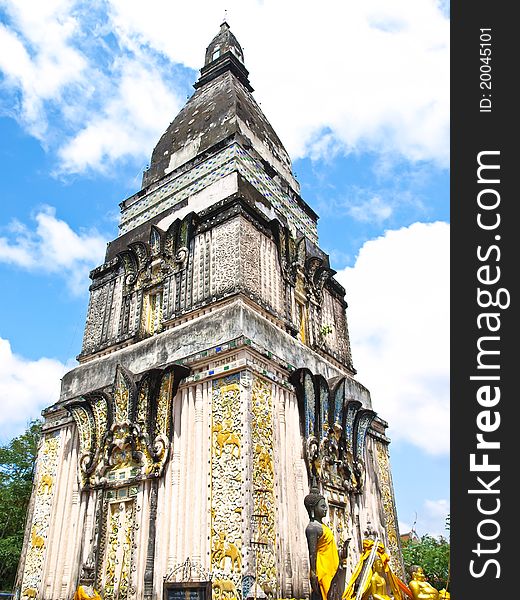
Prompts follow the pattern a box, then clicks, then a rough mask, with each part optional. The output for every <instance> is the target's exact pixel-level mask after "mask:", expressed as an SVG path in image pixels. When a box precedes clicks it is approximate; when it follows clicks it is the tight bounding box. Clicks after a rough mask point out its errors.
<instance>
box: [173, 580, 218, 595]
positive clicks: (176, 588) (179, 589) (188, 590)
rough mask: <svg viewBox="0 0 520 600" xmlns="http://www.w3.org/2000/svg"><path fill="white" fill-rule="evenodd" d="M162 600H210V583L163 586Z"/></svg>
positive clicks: (185, 582)
mask: <svg viewBox="0 0 520 600" xmlns="http://www.w3.org/2000/svg"><path fill="white" fill-rule="evenodd" d="M163 598H164V600H211V582H210V581H198V582H194V581H181V582H175V583H166V584H165V585H164V596H163Z"/></svg>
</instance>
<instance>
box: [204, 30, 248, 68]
mask: <svg viewBox="0 0 520 600" xmlns="http://www.w3.org/2000/svg"><path fill="white" fill-rule="evenodd" d="M225 52H233V54H234V55H235V56H236V57H237V58H238V59H239V60H240V62H241V63H243V62H244V53H243V52H242V47H241V46H240V44H239V43H238V40H237V38H236V37H235V36H234V35H233V33H232V32H231V29H230V28H229V25H228V24H227V23H226V21H224V22H223V23H222V24H221V25H220V31H219V32H218V33H217V35H216V36H215V37H214V38H213V39H212V40H211V43H210V44H209V46H208V47H207V48H206V59H205V61H204V66H206V65H209V63H210V62H213V61H214V60H216V59H217V58H218V57H219V56H222V55H223V54H224V53H225Z"/></svg>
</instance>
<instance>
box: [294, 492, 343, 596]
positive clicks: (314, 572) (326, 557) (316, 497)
mask: <svg viewBox="0 0 520 600" xmlns="http://www.w3.org/2000/svg"><path fill="white" fill-rule="evenodd" d="M304 503H305V508H306V509H307V513H308V514H309V524H308V525H307V527H306V529H305V536H306V538H307V546H308V549H309V566H310V573H309V579H310V584H311V600H339V599H340V598H341V596H342V594H343V589H344V587H345V569H344V566H343V564H342V563H343V561H344V560H345V559H346V552H347V547H348V541H347V542H345V546H344V548H342V549H341V556H340V552H339V551H338V547H337V545H336V541H335V539H334V534H333V533H332V531H331V529H330V528H329V527H327V525H325V524H324V523H323V518H324V517H325V516H326V515H327V511H328V507H327V501H326V500H325V497H324V496H323V495H322V494H320V492H319V489H318V487H317V485H316V483H315V482H314V483H313V485H312V487H311V489H310V492H309V494H308V495H307V496H305V499H304Z"/></svg>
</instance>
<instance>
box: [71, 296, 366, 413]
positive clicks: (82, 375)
mask: <svg viewBox="0 0 520 600" xmlns="http://www.w3.org/2000/svg"><path fill="white" fill-rule="evenodd" d="M240 336H245V337H247V338H249V339H251V340H253V341H254V342H256V343H257V344H259V345H260V346H262V347H263V348H265V349H266V350H269V351H270V352H272V354H273V355H274V356H277V357H280V358H282V359H283V360H284V361H287V362H288V363H289V364H291V365H292V366H294V367H295V368H300V367H307V368H308V369H310V370H311V371H312V372H313V373H321V374H322V375H324V376H325V377H326V378H327V379H330V378H332V377H337V376H346V375H347V374H346V372H344V371H341V370H340V369H338V368H337V367H335V366H334V365H333V364H332V363H330V362H328V361H326V360H325V359H324V358H323V357H321V356H320V355H319V354H317V353H316V352H314V351H312V350H311V349H310V348H308V347H307V346H304V345H303V344H302V343H300V342H299V341H298V340H296V339H295V338H293V337H291V336H290V335H289V334H288V333H285V332H283V331H281V330H280V329H279V328H278V327H276V326H275V325H274V324H273V323H271V322H270V321H268V320H267V319H265V318H264V317H262V316H261V315H260V314H258V312H256V311H255V310H253V309H252V308H251V307H250V306H248V305H247V304H246V303H245V302H244V301H243V300H241V299H237V300H235V301H233V302H232V303H230V304H227V305H225V306H223V307H222V308H220V309H217V310H215V311H213V312H211V313H209V314H206V315H203V316H201V317H198V318H196V319H193V320H192V321H189V322H187V323H184V324H182V325H178V326H177V327H175V328H173V329H169V330H166V331H164V332H162V333H159V334H157V335H154V336H153V337H151V338H148V339H146V340H143V341H141V342H137V343H134V344H132V345H131V346H128V347H126V348H122V349H120V350H117V351H115V352H113V353H111V354H107V355H105V356H102V357H99V358H96V359H93V360H92V361H89V362H87V363H85V364H83V365H81V366H79V367H76V368H75V369H72V370H71V371H69V372H68V373H66V374H65V375H64V376H63V378H62V384H61V394H60V402H63V401H65V400H70V399H71V398H75V397H77V396H81V395H82V394H85V393H87V392H90V391H93V390H98V389H101V388H103V387H106V386H109V385H111V384H112V382H113V381H114V374H115V371H116V366H117V365H118V364H121V365H123V366H124V367H126V368H127V369H129V370H130V371H131V372H132V373H136V374H138V373H143V372H144V371H146V370H148V369H153V368H161V367H164V366H167V365H169V364H171V363H173V362H175V361H178V360H181V359H183V358H186V357H188V356H190V355H192V354H196V353H198V352H201V351H203V350H207V349H208V348H213V347H214V346H218V345H220V344H224V343H225V342H228V341H230V340H233V339H236V338H238V337H240ZM349 381H351V383H350V385H351V386H353V387H352V390H353V394H354V395H355V396H356V398H358V399H359V400H360V401H362V402H363V405H364V406H366V407H367V408H370V407H371V401H370V394H369V392H368V390H366V388H364V387H363V386H362V385H361V384H360V383H358V382H357V381H355V380H349Z"/></svg>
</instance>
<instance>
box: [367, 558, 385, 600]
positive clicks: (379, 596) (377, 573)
mask: <svg viewBox="0 0 520 600" xmlns="http://www.w3.org/2000/svg"><path fill="white" fill-rule="evenodd" d="M372 569H373V573H372V577H371V579H370V585H369V587H368V590H367V591H366V592H365V593H364V594H363V600H366V599H368V598H372V600H392V597H391V596H389V595H388V587H387V582H386V577H385V569H384V567H383V563H382V561H381V559H380V558H376V559H375V561H374V564H373V567H372Z"/></svg>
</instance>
